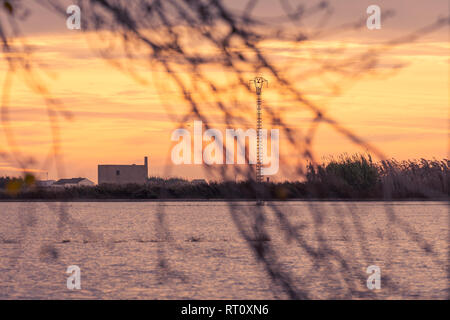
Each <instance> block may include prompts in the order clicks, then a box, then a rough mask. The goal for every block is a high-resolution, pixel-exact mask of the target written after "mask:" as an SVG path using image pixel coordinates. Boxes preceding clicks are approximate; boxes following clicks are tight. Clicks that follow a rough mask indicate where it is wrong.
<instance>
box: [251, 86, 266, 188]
mask: <svg viewBox="0 0 450 320" xmlns="http://www.w3.org/2000/svg"><path fill="white" fill-rule="evenodd" d="M250 82H253V84H254V86H255V88H256V182H257V183H261V182H262V181H263V177H262V174H261V169H262V141H261V133H262V117H261V116H262V110H261V101H262V97H261V96H262V88H263V87H264V84H266V87H267V86H268V85H269V82H268V81H267V80H266V79H264V78H263V77H256V78H255V79H253V80H250Z"/></svg>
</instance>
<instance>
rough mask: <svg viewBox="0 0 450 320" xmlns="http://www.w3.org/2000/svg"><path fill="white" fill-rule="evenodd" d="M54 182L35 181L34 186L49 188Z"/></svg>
mask: <svg viewBox="0 0 450 320" xmlns="http://www.w3.org/2000/svg"><path fill="white" fill-rule="evenodd" d="M55 182H56V181H55V180H38V181H36V186H38V187H41V188H49V187H51V186H52V185H53V184H54V183H55Z"/></svg>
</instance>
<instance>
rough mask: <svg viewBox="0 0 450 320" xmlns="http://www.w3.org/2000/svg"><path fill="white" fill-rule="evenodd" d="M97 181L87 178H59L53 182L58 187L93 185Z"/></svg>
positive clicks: (53, 185)
mask: <svg viewBox="0 0 450 320" xmlns="http://www.w3.org/2000/svg"><path fill="white" fill-rule="evenodd" d="M94 185H95V183H94V182H92V181H91V180H89V179H86V178H72V179H59V180H58V181H56V182H55V183H53V184H52V187H56V188H58V187H59V188H71V187H92V186H94Z"/></svg>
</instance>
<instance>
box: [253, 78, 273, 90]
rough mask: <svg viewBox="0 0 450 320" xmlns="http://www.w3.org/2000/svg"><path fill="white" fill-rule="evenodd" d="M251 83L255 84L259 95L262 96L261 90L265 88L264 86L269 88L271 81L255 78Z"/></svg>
mask: <svg viewBox="0 0 450 320" xmlns="http://www.w3.org/2000/svg"><path fill="white" fill-rule="evenodd" d="M250 82H253V85H254V86H255V88H256V93H257V94H261V90H262V88H263V87H264V84H266V87H267V86H269V81H267V80H266V79H264V78H263V77H255V79H253V80H250Z"/></svg>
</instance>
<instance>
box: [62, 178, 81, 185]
mask: <svg viewBox="0 0 450 320" xmlns="http://www.w3.org/2000/svg"><path fill="white" fill-rule="evenodd" d="M83 180H86V178H72V179H59V180H58V181H56V182H55V183H54V184H77V183H79V182H81V181H83Z"/></svg>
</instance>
